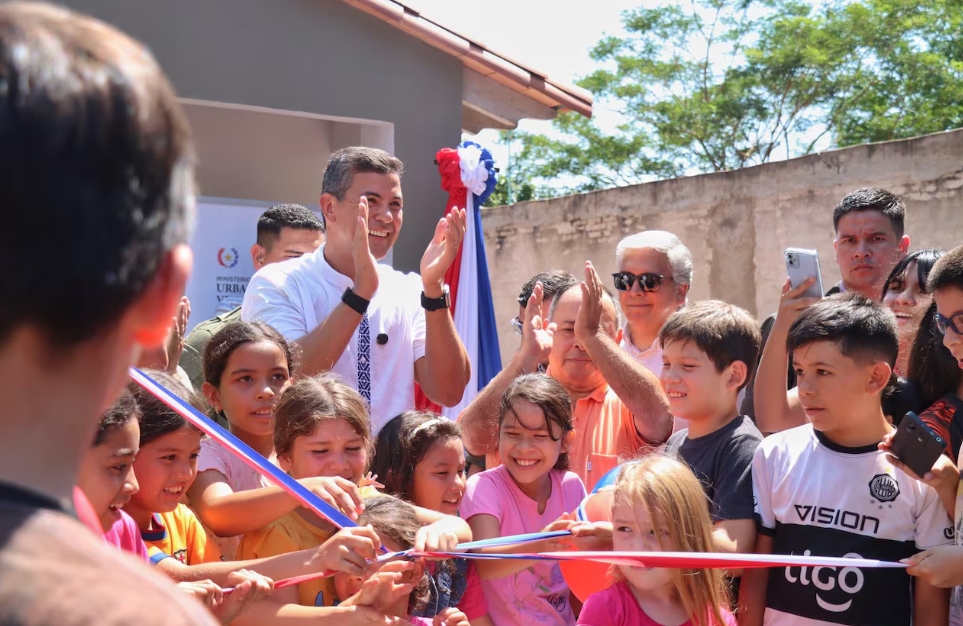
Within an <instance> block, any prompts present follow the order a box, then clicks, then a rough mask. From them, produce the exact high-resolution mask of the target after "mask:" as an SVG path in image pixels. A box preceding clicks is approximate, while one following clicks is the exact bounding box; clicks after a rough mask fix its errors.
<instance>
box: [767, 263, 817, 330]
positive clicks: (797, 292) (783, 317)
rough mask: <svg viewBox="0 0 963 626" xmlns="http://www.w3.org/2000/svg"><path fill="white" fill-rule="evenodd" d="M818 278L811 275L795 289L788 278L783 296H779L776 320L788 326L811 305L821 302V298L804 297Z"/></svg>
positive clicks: (783, 288)
mask: <svg viewBox="0 0 963 626" xmlns="http://www.w3.org/2000/svg"><path fill="white" fill-rule="evenodd" d="M815 282H816V279H815V278H813V277H812V276H810V277H809V278H807V279H806V280H805V281H803V282H802V284H800V285H799V286H798V287H796V288H795V289H794V288H793V286H792V282H791V281H790V280H789V279H788V278H787V279H786V282H785V283H783V286H782V296H780V298H779V309H778V310H777V311H776V321H777V322H779V323H780V324H782V325H784V326H785V327H786V328H788V327H789V326H790V325H792V323H793V322H794V321H796V318H797V317H799V315H800V314H801V313H802V312H803V311H804V310H805V309H806V308H807V307H809V306H812V305H813V304H816V303H817V302H819V298H803V297H802V295H803V294H804V293H806V290H807V289H809V288H810V287H811V286H813V284H815Z"/></svg>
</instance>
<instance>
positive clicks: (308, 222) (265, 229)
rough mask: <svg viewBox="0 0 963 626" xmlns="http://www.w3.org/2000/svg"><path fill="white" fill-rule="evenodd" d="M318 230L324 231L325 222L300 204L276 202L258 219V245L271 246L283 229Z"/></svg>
mask: <svg viewBox="0 0 963 626" xmlns="http://www.w3.org/2000/svg"><path fill="white" fill-rule="evenodd" d="M283 228H295V229H298V230H317V231H321V232H322V233H323V232H324V222H322V221H321V220H320V219H318V216H317V215H315V214H314V213H313V212H311V211H310V210H309V209H308V208H307V207H304V206H301V205H300V204H276V205H274V206H272V207H271V208H270V209H268V210H267V211H265V212H264V213H261V217H259V218H258V220H257V242H258V245H260V246H263V247H265V248H270V247H271V246H273V245H274V244H275V242H277V240H278V238H279V237H280V236H281V229H283Z"/></svg>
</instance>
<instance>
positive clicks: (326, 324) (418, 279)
mask: <svg viewBox="0 0 963 626" xmlns="http://www.w3.org/2000/svg"><path fill="white" fill-rule="evenodd" d="M402 170H403V165H402V163H401V161H400V160H398V159H397V158H395V157H393V156H391V155H390V154H388V153H387V152H384V151H383V150H378V149H375V148H344V149H342V150H339V151H337V152H335V153H334V155H332V157H331V160H330V161H329V162H328V166H327V168H326V169H325V171H324V180H323V182H322V186H321V191H322V194H321V213H322V215H323V216H324V219H325V224H326V226H327V240H326V243H325V244H324V245H323V246H322V247H321V248H319V249H318V250H317V251H315V252H313V253H311V254H306V255H304V256H302V257H300V258H298V259H292V260H290V261H285V262H283V263H275V264H272V265H269V266H267V267H265V268H263V269H261V270H260V271H258V273H257V274H255V275H254V277H253V278H252V279H251V282H250V284H249V285H248V288H247V292H246V293H245V294H244V303H243V305H242V306H241V317H242V319H244V320H261V321H263V322H266V323H268V324H270V325H271V326H273V327H274V328H276V329H277V330H278V331H279V332H281V333H282V334H283V335H284V336H285V337H286V338H287V339H288V340H290V341H295V342H296V343H297V344H298V345H299V346H300V347H301V350H302V353H303V357H302V372H303V373H304V374H307V375H315V374H319V373H321V372H326V371H331V372H333V373H335V374H338V375H339V376H340V377H341V378H343V379H344V381H345V382H346V383H347V384H349V385H351V386H352V387H354V388H355V389H357V390H358V392H359V393H360V394H361V395H362V396H363V397H364V398H365V400H367V401H368V402H369V404H370V406H371V418H372V426H373V429H374V431H375V432H377V431H378V430H380V429H381V427H382V426H384V424H385V423H386V422H387V421H388V420H390V419H391V418H393V417H395V416H396V415H398V414H399V413H402V412H403V411H406V410H408V409H412V408H414V406H415V382H418V384H420V385H421V388H422V389H423V390H424V392H425V395H427V396H428V398H429V399H431V400H432V401H433V402H436V403H438V404H441V405H443V406H454V405H456V404H457V403H458V402H459V401H460V400H461V397H462V395H463V394H464V392H465V387H466V386H467V385H468V380H469V375H470V367H471V364H470V362H469V360H468V354H467V352H466V351H465V347H464V346H463V345H462V342H461V340H460V339H459V338H458V333H457V332H456V330H455V325H454V322H453V321H452V318H451V313H450V312H449V300H448V286H447V285H445V284H444V278H445V271H446V270H447V269H448V267H449V266H450V265H451V263H452V261H453V260H454V258H455V254H456V252H457V251H458V246H459V245H460V244H461V240H462V238H463V237H464V234H465V211H464V209H461V210H459V209H455V210H453V211H452V212H451V213H450V214H449V215H448V216H447V217H444V218H442V219H441V220H440V221H439V222H438V226H437V227H436V228H435V234H434V237H432V240H431V243H429V244H428V248H427V249H426V250H425V254H424V256H423V257H422V259H421V275H420V276H419V275H418V274H404V273H402V272H399V271H396V270H394V269H393V268H391V267H390V266H389V265H385V264H381V263H378V262H377V260H378V259H383V258H384V257H385V256H386V255H387V254H388V251H389V250H391V246H392V245H394V243H395V241H396V240H397V239H398V234H399V233H400V232H401V224H402V214H403V206H404V200H403V198H402V195H401V173H402Z"/></svg>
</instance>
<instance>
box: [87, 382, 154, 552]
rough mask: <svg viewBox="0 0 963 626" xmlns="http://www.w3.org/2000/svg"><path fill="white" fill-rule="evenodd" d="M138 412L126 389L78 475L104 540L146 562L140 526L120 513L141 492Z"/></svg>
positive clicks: (106, 416) (102, 422) (99, 430)
mask: <svg viewBox="0 0 963 626" xmlns="http://www.w3.org/2000/svg"><path fill="white" fill-rule="evenodd" d="M137 416H138V409H137V402H136V401H135V400H134V396H133V395H132V394H131V393H130V392H129V391H128V390H126V389H124V390H123V391H122V392H121V394H120V396H119V397H118V398H117V401H116V402H114V404H113V405H112V406H111V407H110V408H109V409H107V411H106V412H105V413H104V414H103V416H101V418H100V426H99V427H98V428H97V434H96V435H94V445H93V446H91V447H90V448H88V449H87V452H86V454H84V457H83V460H82V461H81V465H80V474H79V475H78V476H77V483H78V484H77V486H78V487H80V490H81V491H83V492H84V495H85V496H87V500H88V501H89V502H90V505H91V508H92V509H93V510H94V512H95V513H96V514H97V515H98V517H99V518H100V525H101V527H102V529H103V531H104V540H105V541H107V543H109V544H111V545H114V546H117V547H118V548H120V549H122V550H126V551H127V552H132V553H134V554H136V555H138V556H140V557H142V558H143V559H144V560H145V561H146V560H147V546H145V545H144V541H143V539H141V537H140V531H139V530H138V529H137V524H136V523H135V522H134V520H133V519H131V518H130V516H129V515H127V514H126V513H124V512H123V511H121V510H120V507H122V506H124V505H125V504H127V502H128V501H129V500H130V497H131V496H132V495H133V494H135V493H137V479H136V478H135V477H134V457H136V456H137V451H138V449H139V447H140V427H139V425H138V423H137Z"/></svg>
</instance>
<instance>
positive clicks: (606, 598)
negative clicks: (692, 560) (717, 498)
mask: <svg viewBox="0 0 963 626" xmlns="http://www.w3.org/2000/svg"><path fill="white" fill-rule="evenodd" d="M612 525H613V529H614V535H613V538H612V544H613V549H614V550H617V551H632V552H656V551H672V552H711V551H713V543H712V530H713V526H712V518H711V517H710V516H709V508H708V506H707V504H706V498H705V494H704V492H703V490H702V485H701V484H700V483H699V479H698V478H696V477H695V475H694V474H693V473H692V471H691V470H690V469H689V468H688V467H686V466H685V465H684V464H682V463H681V462H679V461H676V460H674V459H670V458H668V457H664V456H660V455H650V456H646V457H643V458H642V459H641V460H639V461H638V462H636V463H632V464H630V465H626V466H624V468H623V470H622V472H621V474H620V475H619V478H618V480H617V481H616V484H615V494H614V499H613V505H612ZM611 571H612V574H613V575H614V577H615V578H617V579H618V582H616V583H615V584H614V585H612V586H611V587H609V588H608V589H606V590H604V591H600V592H598V593H595V594H593V595H591V596H589V598H588V600H586V601H585V606H583V607H582V612H581V613H580V614H579V617H578V623H579V624H584V625H585V626H664V625H673V626H674V625H680V626H736V620H735V618H734V617H733V615H732V613H730V612H729V611H728V610H727V609H726V608H725V606H726V605H727V603H728V592H727V590H726V586H725V582H724V579H723V573H722V570H720V569H665V568H654V567H641V566H627V565H618V566H613V568H612V570H611Z"/></svg>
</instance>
